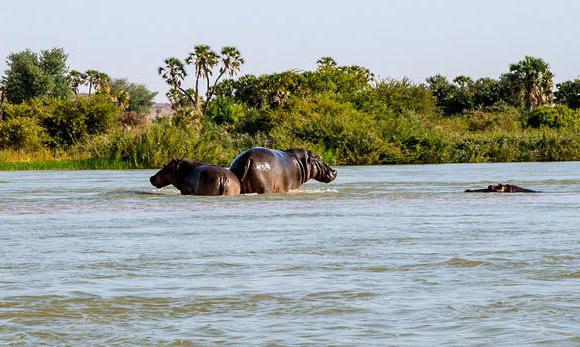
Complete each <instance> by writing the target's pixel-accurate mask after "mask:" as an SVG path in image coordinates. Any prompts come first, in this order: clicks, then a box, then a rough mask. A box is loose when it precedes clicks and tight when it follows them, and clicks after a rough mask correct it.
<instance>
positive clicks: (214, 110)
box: [206, 97, 244, 125]
mask: <svg viewBox="0 0 580 347" xmlns="http://www.w3.org/2000/svg"><path fill="white" fill-rule="evenodd" d="M243 113H244V107H243V106H242V105H238V104H236V103H235V102H234V100H233V99H232V98H225V97H217V98H216V99H215V100H214V101H213V102H212V104H211V106H209V108H208V110H207V112H206V117H207V119H209V120H211V121H213V122H214V123H215V124H217V125H222V124H236V123H237V122H238V120H239V118H240V115H242V114H243Z"/></svg>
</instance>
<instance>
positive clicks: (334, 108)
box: [271, 95, 386, 164]
mask: <svg viewBox="0 0 580 347" xmlns="http://www.w3.org/2000/svg"><path fill="white" fill-rule="evenodd" d="M277 118H278V119H279V122H280V125H278V126H277V127H276V128H275V129H274V130H273V131H272V132H271V135H272V137H273V139H274V143H276V144H278V145H279V147H281V148H290V147H296V146H301V147H306V148H311V149H313V150H316V149H323V150H322V152H324V151H331V152H332V153H333V154H334V157H335V158H336V160H337V161H338V162H349V163H353V164H370V163H377V162H380V161H381V159H382V155H384V152H385V148H386V145H385V142H384V141H383V139H382V138H381V137H380V136H379V133H378V132H377V127H376V126H375V124H374V123H375V120H374V117H373V116H372V115H369V114H367V113H363V112H360V111H357V110H356V109H355V108H354V107H352V105H350V104H348V103H340V102H338V101H335V100H333V99H332V98H330V97H329V96H326V95H320V96H319V97H317V98H314V99H312V100H296V101H294V102H293V103H292V104H291V105H289V107H288V108H287V110H280V111H278V112H277Z"/></svg>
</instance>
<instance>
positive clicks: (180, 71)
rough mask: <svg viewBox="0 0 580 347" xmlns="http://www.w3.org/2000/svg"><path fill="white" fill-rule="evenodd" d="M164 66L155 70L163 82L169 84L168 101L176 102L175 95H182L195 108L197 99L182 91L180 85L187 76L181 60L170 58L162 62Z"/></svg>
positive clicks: (184, 90)
mask: <svg viewBox="0 0 580 347" xmlns="http://www.w3.org/2000/svg"><path fill="white" fill-rule="evenodd" d="M164 63H165V66H160V67H159V68H158V69H157V73H158V74H159V75H161V78H163V79H164V80H165V83H167V84H169V86H170V87H171V90H170V91H169V92H168V98H169V100H177V99H178V98H177V95H176V94H177V93H180V94H182V95H183V96H185V97H187V98H188V99H189V100H190V101H191V103H192V104H193V106H195V107H196V108H197V99H194V98H193V97H192V96H191V93H189V92H188V91H187V90H186V89H184V88H183V87H182V86H181V84H182V83H183V80H184V79H185V77H186V76H187V72H186V71H185V65H184V64H183V63H182V62H181V60H179V59H177V58H174V57H171V58H167V59H165V61H164Z"/></svg>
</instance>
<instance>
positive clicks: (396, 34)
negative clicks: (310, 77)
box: [0, 0, 580, 94]
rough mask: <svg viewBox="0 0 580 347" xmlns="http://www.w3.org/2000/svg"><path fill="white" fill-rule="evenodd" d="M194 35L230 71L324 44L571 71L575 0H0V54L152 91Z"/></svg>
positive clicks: (461, 66) (415, 68) (314, 51)
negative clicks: (235, 52) (235, 64)
mask: <svg viewBox="0 0 580 347" xmlns="http://www.w3.org/2000/svg"><path fill="white" fill-rule="evenodd" d="M199 43H207V44H209V45H211V46H212V47H214V48H215V49H219V48H220V47H221V46H222V45H233V46H236V47H238V48H239V49H240V51H241V52H242V55H243V56H244V57H245V58H246V64H245V65H244V66H243V69H242V73H268V72H275V71H281V70H285V69H288V68H295V69H312V68H314V66H315V62H316V60H317V59H318V58H319V57H321V56H327V55H330V56H333V57H334V58H335V59H336V60H337V61H338V62H339V63H340V64H358V65H363V66H366V67H369V68H370V69H371V70H372V71H373V72H374V73H375V74H377V75H379V76H381V77H395V78H399V77H403V76H407V77H409V78H411V79H413V80H417V81H420V80H423V79H424V78H426V77H428V76H431V75H433V74H435V73H443V74H445V75H448V76H456V75H459V74H467V75H470V76H474V77H480V76H490V77H497V76H499V74H500V73H502V72H504V71H506V69H507V65H508V64H509V63H512V62H515V61H517V60H519V59H520V58H522V57H523V56H525V55H534V56H539V57H542V58H544V59H545V60H546V61H548V63H550V65H551V67H552V69H553V71H554V73H555V75H556V80H565V79H571V78H575V77H578V76H579V75H580V1H575V0H552V1H546V0H520V1H517V0H511V1H509V0H503V1H502V0H485V1H483V0H481V1H468V0H439V1H436V0H407V1H403V0H399V1H394V0H391V1H379V0H374V1H371V0H367V1H365V0H358V1H339V0H334V1H330V0H328V1H326V0H321V1H315V0H311V1H306V0H293V1H284V2H282V1H265V0H264V1H251V0H246V1H203V2H202V1H177V0H176V1H171V0H167V1H152V0H140V1H138V0H127V1H123V0H116V1H112V0H92V1H83V0H51V1H41V0H2V1H1V2H0V56H1V57H6V56H7V55H8V54H9V53H10V52H14V51H19V50H23V49H26V48H31V49H33V50H40V49H44V48H51V47H63V48H65V49H66V51H67V52H68V53H69V62H70V65H71V67H72V68H75V69H79V70H85V69H88V68H96V69H97V70H101V71H104V72H107V73H108V74H110V75H111V76H114V77H127V78H129V79H131V80H134V81H137V82H142V83H145V84H146V85H147V86H148V87H149V88H151V89H153V90H156V91H160V92H161V94H163V92H164V91H165V86H164V84H163V82H162V81H161V79H160V78H159V77H158V76H157V73H156V68H157V67H158V66H159V65H160V64H161V62H162V61H163V59H164V58H165V57H168V56H177V57H180V58H182V57H185V55H186V52H187V51H188V50H190V49H191V48H192V47H193V46H194V45H195V44H199ZM5 68H6V65H5V62H4V59H2V62H1V63H0V70H2V71H4V70H5Z"/></svg>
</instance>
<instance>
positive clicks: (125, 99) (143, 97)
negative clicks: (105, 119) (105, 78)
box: [111, 78, 157, 113]
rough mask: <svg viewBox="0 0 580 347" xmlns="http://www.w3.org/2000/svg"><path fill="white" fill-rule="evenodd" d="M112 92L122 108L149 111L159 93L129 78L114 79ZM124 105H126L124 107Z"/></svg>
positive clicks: (131, 110)
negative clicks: (130, 80)
mask: <svg viewBox="0 0 580 347" xmlns="http://www.w3.org/2000/svg"><path fill="white" fill-rule="evenodd" d="M111 94H112V95H113V96H114V97H115V98H116V99H117V102H118V103H119V104H120V106H121V108H122V109H123V110H124V111H127V112H138V113H143V112H147V111H148V110H149V108H150V107H151V105H153V99H154V98H155V96H156V95H157V93H156V92H152V91H150V90H149V89H147V87H145V85H143V84H137V83H133V82H129V81H128V80H127V79H124V78H123V79H114V80H113V81H112V82H111ZM123 106H124V107H123Z"/></svg>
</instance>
